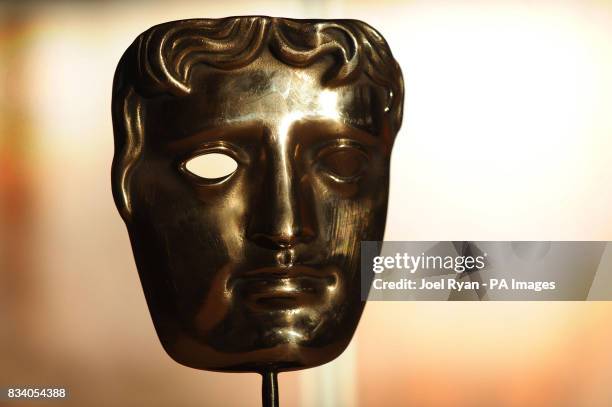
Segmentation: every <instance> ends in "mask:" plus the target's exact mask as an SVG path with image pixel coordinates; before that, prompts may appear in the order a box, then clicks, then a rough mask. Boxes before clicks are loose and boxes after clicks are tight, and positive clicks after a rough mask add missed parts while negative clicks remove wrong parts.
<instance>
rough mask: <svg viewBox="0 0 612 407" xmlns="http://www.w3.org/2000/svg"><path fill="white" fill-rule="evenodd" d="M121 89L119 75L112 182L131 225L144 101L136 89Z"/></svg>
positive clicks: (114, 109)
mask: <svg viewBox="0 0 612 407" xmlns="http://www.w3.org/2000/svg"><path fill="white" fill-rule="evenodd" d="M121 85H122V84H121V78H120V75H117V76H116V77H115V85H114V88H115V92H114V94H113V101H112V116H113V133H114V135H115V156H114V158H113V165H112V170H111V182H112V189H113V197H114V199H115V205H116V206H117V209H118V210H119V213H120V214H121V217H122V218H123V220H124V221H125V222H126V223H127V222H129V221H130V220H131V218H132V206H131V200H130V175H131V172H132V169H133V167H134V164H136V162H137V161H138V159H139V158H140V155H141V153H142V146H143V134H144V131H143V130H144V128H143V121H144V111H143V106H142V103H141V99H140V97H139V96H138V95H137V94H136V92H134V89H133V88H132V87H130V88H128V89H125V88H123V87H122V86H121ZM117 88H118V89H117Z"/></svg>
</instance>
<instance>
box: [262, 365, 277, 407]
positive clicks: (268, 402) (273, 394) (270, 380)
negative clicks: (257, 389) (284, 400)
mask: <svg viewBox="0 0 612 407" xmlns="http://www.w3.org/2000/svg"><path fill="white" fill-rule="evenodd" d="M261 376H262V379H263V382H262V384H261V404H262V406H263V407H278V381H277V379H276V372H275V371H269V372H262V373H261Z"/></svg>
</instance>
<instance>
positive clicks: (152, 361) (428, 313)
mask: <svg viewBox="0 0 612 407" xmlns="http://www.w3.org/2000/svg"><path fill="white" fill-rule="evenodd" d="M237 14H268V15H281V16H287V17H298V18H308V17H313V18H314V17H322V18H339V17H341V18H358V19H363V20H365V21H367V22H369V23H370V24H372V25H373V26H375V27H377V28H378V29H379V30H380V31H381V32H382V33H383V35H384V36H385V37H386V38H387V40H388V41H389V43H390V44H391V48H392V50H393V51H394V53H395V55H396V57H397V59H398V60H399V61H400V64H401V66H402V68H403V70H404V75H405V81H406V110H405V116H404V117H405V121H404V127H403V129H402V131H401V134H400V137H399V138H398V140H397V144H396V147H395V151H394V158H393V168H392V173H393V181H392V196H391V200H390V208H389V222H388V227H387V239H389V240H538V239H541V240H612V210H610V209H609V208H612V188H611V187H610V186H609V180H610V179H611V177H610V176H611V175H612V164H610V163H611V162H612V160H611V159H612V148H611V147H612V142H611V141H610V140H611V137H612V41H610V38H612V3H611V2H609V1H604V0H600V1H597V0H590V1H586V0H576V1H564V0H557V1H519V0H515V1H409V0H378V1H375V2H374V1H366V0H360V1H349V0H329V1H324V0H320V1H315V0H301V1H300V0H285V1H244V0H235V1H227V2H218V1H207V0H200V1H193V2H190V1H174V2H162V1H148V2H147V1H127V0H125V1H107V2H103V1H93V0H90V1H83V2H67V1H56V2H31V1H15V2H2V3H0V387H3V386H8V385H56V386H66V387H68V388H69V389H70V392H71V399H70V400H69V401H67V402H65V403H60V404H61V405H67V406H68V405H70V406H110V405H117V406H148V407H153V406H169V405H172V406H243V405H244V406H257V405H259V394H260V393H259V391H260V389H259V379H258V377H257V376H256V375H249V374H221V373H210V372H199V371H195V370H192V369H189V368H185V367H182V366H179V365H177V364H176V363H174V362H173V361H171V360H170V358H168V357H167V356H166V355H165V354H164V352H163V350H162V349H161V346H160V345H159V343H158V341H157V338H156V336H155V332H154V330H153V326H152V323H151V321H150V318H149V315H148V310H147V308H146V304H145V301H144V297H143V294H142V292H141V289H140V283H139V281H138V278H137V274H136V271H135V267H134V263H133V260H132V255H131V249H130V244H129V241H128V237H127V233H126V231H125V228H124V226H123V224H122V222H121V220H120V218H119V216H118V214H117V213H116V211H115V209H114V206H113V202H112V198H111V192H110V176H109V168H110V162H111V158H112V154H113V145H112V128H111V119H110V94H111V83H112V76H113V71H114V68H115V65H116V63H117V61H118V59H119V57H120V55H121V53H122V52H123V50H124V49H125V48H126V47H127V46H128V45H129V44H130V43H131V41H132V40H133V39H134V38H135V37H136V35H138V34H139V33H140V32H142V31H144V30H145V29H147V28H148V27H150V26H151V25H154V24H156V23H159V22H163V21H168V20H174V19H181V18H193V17H221V16H227V15H237ZM611 343H612V304H610V303H606V302H601V303H597V302H590V303H586V302H585V303H493V302H490V303H380V302H379V303H370V304H368V306H367V308H366V312H365V314H364V317H363V319H362V322H361V324H360V327H359V329H358V333H357V335H356V337H355V338H354V341H353V343H352V344H351V346H350V348H349V350H347V352H345V353H344V354H343V356H342V357H340V358H339V359H338V360H336V361H334V362H332V363H330V364H328V365H326V366H323V367H320V368H316V369H312V370H309V371H304V372H298V373H288V374H283V375H281V377H280V386H281V401H282V405H284V406H399V405H406V406H419V407H422V406H423V407H429V406H431V407H434V406H436V407H438V406H440V407H442V406H453V407H463V406H465V407H473V406H502V407H504V406H508V407H511V406H512V407H514V406H588V407H591V406H609V405H612V348H611V347H610V344H611ZM0 403H1V402H0ZM30 404H31V405H38V403H30ZM60 404H58V405H60ZM6 405H24V406H25V405H29V404H28V403H27V402H21V403H19V404H18V403H7V404H6Z"/></svg>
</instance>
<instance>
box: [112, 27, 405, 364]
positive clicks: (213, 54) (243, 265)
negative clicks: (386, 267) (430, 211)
mask: <svg viewBox="0 0 612 407" xmlns="http://www.w3.org/2000/svg"><path fill="white" fill-rule="evenodd" d="M402 100H403V84H402V76H401V71H400V69H399V66H398V65H397V63H396V61H395V60H394V59H393V56H392V54H391V51H390V50H389V48H388V46H387V44H386V42H385V40H384V39H383V37H382V36H381V35H380V34H379V33H378V32H376V31H375V30H374V29H373V28H372V27H370V26H368V25H367V24H365V23H363V22H361V21H355V20H293V19H285V18H271V17H254V16H249V17H230V18H224V19H196V20H184V21H175V22H170V23H166V24H161V25H158V26H155V27H153V28H151V29H149V30H147V31H146V32H145V33H143V34H141V35H140V36H139V37H138V38H137V39H136V41H135V42H134V43H133V44H132V45H131V46H130V47H129V48H128V50H127V51H126V52H125V54H124V55H123V57H122V59H121V61H120V62H119V66H118V68H117V72H116V76H115V82H114V87H113V124H114V133H115V147H116V150H115V159H114V161H113V171H112V181H113V192H114V197H115V202H116V204H117V207H118V209H119V211H120V213H121V215H122V217H123V219H124V220H125V222H126V224H127V227H128V230H129V233H130V238H131V242H132V247H133V251H134V256H135V259H136V264H137V267H138V271H139V274H140V278H141V281H142V285H143V288H144V292H145V295H146V299H147V302H148V305H149V309H150V311H151V316H152V318H153V321H154V324H155V328H156V330H157V333H158V335H159V338H160V340H161V343H162V344H163V346H164V348H165V350H166V351H167V352H168V354H169V355H170V356H171V357H172V358H173V359H175V360H176V361H177V362H179V363H182V364H184V365H187V366H191V367H194V368H198V369H206V370H218V371H236V372H239V371H253V372H260V373H262V374H264V375H266V374H269V373H270V374H271V375H273V374H275V372H278V371H285V370H294V369H303V368H308V367H313V366H317V365H320V364H323V363H326V362H329V361H330V360H332V359H334V358H335V357H337V356H338V355H340V353H341V352H342V351H343V350H344V349H345V347H346V346H347V345H348V343H349V341H350V339H351V337H352V335H353V333H354V331H355V328H356V326H357V323H358V321H359V318H360V316H361V313H362V311H363V307H364V304H365V303H364V302H363V301H361V299H360V273H359V266H360V242H361V241H362V240H382V238H383V231H384V226H385V217H386V210H387V195H388V181H389V158H390V154H391V147H392V145H393V140H394V138H395V135H396V133H397V131H398V129H399V127H400V124H401V118H402ZM212 153H217V154H224V155H227V156H229V157H231V159H233V160H235V162H236V163H237V168H236V170H235V171H234V172H233V173H231V174H229V175H226V176H224V177H221V178H204V177H201V176H198V175H197V174H195V173H192V172H190V170H189V169H188V166H187V163H188V162H189V161H190V160H191V159H193V158H194V157H197V156H201V155H206V154H212Z"/></svg>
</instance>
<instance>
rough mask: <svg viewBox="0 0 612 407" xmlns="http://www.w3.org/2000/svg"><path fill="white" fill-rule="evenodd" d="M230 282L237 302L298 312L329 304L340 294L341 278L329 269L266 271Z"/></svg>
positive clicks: (304, 268)
mask: <svg viewBox="0 0 612 407" xmlns="http://www.w3.org/2000/svg"><path fill="white" fill-rule="evenodd" d="M232 280H233V281H230V285H231V287H232V291H233V292H234V295H235V296H236V297H235V298H240V299H241V300H242V301H243V302H244V304H245V305H247V307H248V308H251V309H254V310H261V311H263V310H295V309H299V308H301V307H306V306H313V305H316V304H323V303H326V302H327V300H329V299H330V296H331V295H333V293H334V292H335V291H336V287H337V285H338V274H337V273H335V272H334V271H332V270H331V269H329V268H323V269H315V268H312V267H304V266H291V267H264V268H259V269H255V270H249V271H247V272H244V273H241V274H240V275H237V276H236V277H234V278H232Z"/></svg>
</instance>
